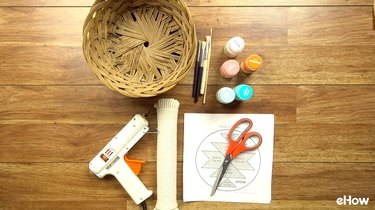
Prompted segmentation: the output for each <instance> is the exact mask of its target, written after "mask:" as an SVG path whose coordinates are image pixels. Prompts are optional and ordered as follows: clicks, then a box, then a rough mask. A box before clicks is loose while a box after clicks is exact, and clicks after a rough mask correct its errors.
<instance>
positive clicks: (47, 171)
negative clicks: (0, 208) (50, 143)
mask: <svg viewBox="0 0 375 210" xmlns="http://www.w3.org/2000/svg"><path fill="white" fill-rule="evenodd" d="M273 165H274V167H273V181H272V199H274V200H331V201H332V202H335V201H336V199H337V198H338V197H342V196H343V193H350V194H351V195H356V196H358V197H370V198H371V197H373V196H375V195H374V192H375V185H374V179H373V177H374V175H375V167H374V163H335V164H332V163H274V164H273ZM87 167H88V166H87V163H0V168H2V170H1V171H0V181H1V183H6V184H3V185H1V186H0V197H1V198H2V199H3V200H12V201H90V200H100V201H114V202H115V201H124V202H125V201H126V200H129V199H130V198H129V196H128V195H127V194H126V192H124V190H123V189H122V187H121V185H120V184H119V183H118V182H117V180H116V179H114V177H107V178H104V179H99V178H97V177H96V176H95V175H93V174H90V173H89V172H88V168H87ZM181 169H182V164H181V162H179V164H178V176H177V178H178V179H177V188H178V189H177V199H178V200H182V170H181ZM155 170H156V164H155V162H147V164H144V165H143V169H142V172H141V174H140V175H139V177H140V179H141V180H142V181H143V182H144V184H145V186H147V188H149V189H150V190H153V191H154V192H156V182H155V180H156V171H155ZM354 177H355V178H354ZM155 199H156V195H155V194H153V195H152V197H151V200H155ZM370 202H371V201H370ZM216 205H220V203H217V204H216Z"/></svg>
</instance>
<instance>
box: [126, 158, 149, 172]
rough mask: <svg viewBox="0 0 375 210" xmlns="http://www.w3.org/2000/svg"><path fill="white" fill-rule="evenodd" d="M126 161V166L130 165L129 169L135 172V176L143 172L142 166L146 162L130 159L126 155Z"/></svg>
mask: <svg viewBox="0 0 375 210" xmlns="http://www.w3.org/2000/svg"><path fill="white" fill-rule="evenodd" d="M124 160H125V162H126V164H128V166H129V168H130V169H131V170H132V171H133V173H134V174H135V175H138V174H139V172H140V171H141V168H142V164H143V163H144V162H145V161H144V160H132V159H129V158H128V157H127V156H126V155H125V156H124Z"/></svg>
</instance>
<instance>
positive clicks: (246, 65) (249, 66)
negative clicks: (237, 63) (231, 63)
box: [241, 54, 263, 74]
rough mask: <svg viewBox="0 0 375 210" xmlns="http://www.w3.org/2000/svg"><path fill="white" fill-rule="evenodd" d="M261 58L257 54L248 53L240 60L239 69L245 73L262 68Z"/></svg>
mask: <svg viewBox="0 0 375 210" xmlns="http://www.w3.org/2000/svg"><path fill="white" fill-rule="evenodd" d="M262 65H263V59H262V57H260V56H259V55H257V54H253V55H249V56H247V57H246V58H245V59H243V60H242V62H241V71H242V72H244V73H246V74H251V73H254V72H256V71H258V70H260V69H261V68H262Z"/></svg>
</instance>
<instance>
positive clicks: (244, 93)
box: [234, 84, 253, 101]
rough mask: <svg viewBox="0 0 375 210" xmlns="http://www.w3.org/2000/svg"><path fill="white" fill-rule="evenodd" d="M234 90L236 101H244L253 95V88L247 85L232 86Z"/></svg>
mask: <svg viewBox="0 0 375 210" xmlns="http://www.w3.org/2000/svg"><path fill="white" fill-rule="evenodd" d="M234 91H235V93H236V100H238V101H246V100H249V99H250V98H251V97H252V96H253V88H251V87H250V86H249V85H245V84H242V85H237V86H236V87H235V88H234Z"/></svg>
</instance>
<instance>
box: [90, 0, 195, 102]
mask: <svg viewBox="0 0 375 210" xmlns="http://www.w3.org/2000/svg"><path fill="white" fill-rule="evenodd" d="M83 51H84V55H85V58H86V61H87V63H88V65H89V67H90V69H91V70H92V71H93V72H94V73H95V75H96V76H97V77H98V78H99V79H100V80H101V81H102V82H103V83H104V84H105V85H106V86H108V87H109V88H111V89H113V90H115V91H117V92H119V93H121V94H123V95H126V96H130V97H151V96H155V95H158V94H160V93H163V92H166V91H168V90H170V89H171V88H172V87H174V86H175V85H176V84H177V82H178V81H180V80H181V79H182V78H183V77H184V76H185V75H186V74H187V73H188V71H189V70H190V69H191V68H192V66H193V63H194V58H195V51H196V34H195V26H194V24H193V22H192V18H191V15H190V13H189V11H188V9H187V6H186V4H185V3H184V2H183V0H154V1H152V0H151V1H143V0H138V1H137V0H117V1H116V0H106V1H105V0H97V1H95V3H94V4H93V6H92V8H91V10H90V13H89V14H88V16H87V18H86V21H85V23H84V28H83Z"/></svg>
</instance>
